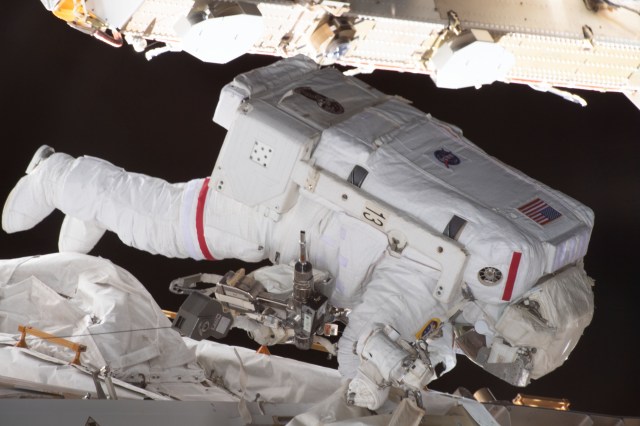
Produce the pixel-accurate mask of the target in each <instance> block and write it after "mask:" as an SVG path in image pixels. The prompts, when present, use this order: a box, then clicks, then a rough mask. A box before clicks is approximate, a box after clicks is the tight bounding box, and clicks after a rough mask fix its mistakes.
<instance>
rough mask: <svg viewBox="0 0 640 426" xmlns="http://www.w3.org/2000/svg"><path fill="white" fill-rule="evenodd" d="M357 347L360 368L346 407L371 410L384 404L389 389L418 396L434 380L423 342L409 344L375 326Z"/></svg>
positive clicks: (387, 328) (390, 329)
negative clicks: (353, 406)
mask: <svg viewBox="0 0 640 426" xmlns="http://www.w3.org/2000/svg"><path fill="white" fill-rule="evenodd" d="M357 346H358V349H357V351H358V353H359V354H360V366H359V367H358V373H357V375H356V377H355V378H354V379H353V380H352V381H351V383H350V384H349V388H348V391H347V403H349V404H352V405H357V406H361V407H367V408H369V409H372V410H374V409H377V408H378V407H380V406H381V405H382V404H383V403H384V401H385V400H386V398H387V395H388V393H389V389H390V387H391V386H395V387H399V388H401V389H403V390H405V391H408V392H419V391H420V390H421V389H423V388H424V387H425V386H426V385H427V383H429V382H430V381H431V380H433V379H434V378H435V372H434V369H433V366H432V364H431V360H430V358H429V353H428V349H427V344H426V342H425V341H424V340H417V341H415V342H413V343H409V342H408V341H406V340H404V339H402V338H401V337H400V334H399V333H398V332H397V331H396V330H395V329H394V328H393V327H391V326H389V325H382V324H376V325H375V326H374V329H373V331H372V332H371V333H370V334H368V335H363V336H362V337H361V338H360V339H359V340H358V344H357Z"/></svg>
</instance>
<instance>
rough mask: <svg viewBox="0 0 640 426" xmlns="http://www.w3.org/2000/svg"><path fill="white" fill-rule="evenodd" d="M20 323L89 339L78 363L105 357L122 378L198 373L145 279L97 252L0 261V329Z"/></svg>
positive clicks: (63, 353)
mask: <svg viewBox="0 0 640 426" xmlns="http://www.w3.org/2000/svg"><path fill="white" fill-rule="evenodd" d="M19 325H26V326H32V327H34V328H37V329H39V330H42V331H44V332H47V333H49V334H53V335H55V336H58V337H67V338H68V339H69V340H71V341H73V342H74V343H79V344H83V345H85V346H87V351H86V352H84V353H83V354H82V355H81V363H82V364H83V365H85V366H89V367H90V368H93V369H100V368H102V367H103V366H105V365H108V366H110V367H111V369H112V371H113V373H114V377H116V378H119V379H122V380H125V381H128V382H133V383H137V382H147V383H149V382H154V381H155V382H159V381H177V378H178V377H182V378H185V380H186V378H187V377H188V378H190V379H191V380H192V381H194V382H199V381H201V380H203V378H204V377H203V376H202V370H201V369H200V368H198V367H197V366H196V365H195V357H194V355H193V354H192V353H191V352H190V351H189V350H188V349H187V348H186V346H185V345H184V344H183V342H182V339H181V338H180V335H179V334H178V333H177V332H175V331H174V330H172V329H170V326H171V323H170V321H169V320H168V319H167V318H166V317H165V316H164V315H163V314H162V311H161V309H160V307H159V306H158V305H157V304H156V303H155V301H154V300H153V298H152V297H151V295H150V294H149V292H148V291H147V290H146V289H145V288H144V286H143V285H142V284H141V283H140V282H139V281H138V280H137V279H136V278H135V277H133V276H132V275H131V274H130V273H129V272H127V271H125V270H124V269H122V268H120V267H118V266H116V265H114V264H113V263H111V262H109V261H108V260H105V259H102V258H97V257H92V256H87V255H81V254H74V253H60V254H51V255H45V256H35V257H26V258H20V259H11V260H2V261H0V332H3V333H17V332H18V326H19ZM74 336H75V337H74ZM27 343H28V345H29V347H30V348H32V349H33V350H35V351H38V352H41V353H43V354H47V355H49V356H53V357H56V358H58V359H61V360H66V361H71V360H72V359H73V357H74V352H71V351H70V350H69V349H67V348H65V347H62V346H57V345H53V344H49V343H47V342H46V341H45V340H42V339H38V338H28V339H27Z"/></svg>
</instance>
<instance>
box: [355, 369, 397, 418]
mask: <svg viewBox="0 0 640 426" xmlns="http://www.w3.org/2000/svg"><path fill="white" fill-rule="evenodd" d="M389 389H390V387H389V386H380V385H378V384H376V382H375V381H374V380H373V379H371V378H370V377H369V376H368V375H367V374H365V373H364V372H363V371H362V370H361V369H358V373H357V374H356V377H355V378H354V379H353V380H351V383H349V388H348V389H347V403H348V404H349V405H356V406H358V407H366V408H368V409H370V410H376V409H378V408H380V406H381V405H382V404H384V402H385V401H386V400H387V397H388V396H389Z"/></svg>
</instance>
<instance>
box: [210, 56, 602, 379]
mask: <svg viewBox="0 0 640 426" xmlns="http://www.w3.org/2000/svg"><path fill="white" fill-rule="evenodd" d="M214 120H215V121H216V122H218V123H219V124H221V125H222V126H224V127H226V128H227V129H228V130H229V133H228V135H227V138H226V140H225V144H224V146H223V149H222V152H221V154H220V157H219V158H218V161H217V163H216V166H215V168H214V171H213V174H212V177H211V179H210V183H209V184H210V186H211V187H212V188H213V189H212V192H213V193H214V194H215V195H214V197H215V198H216V200H217V201H214V202H212V205H213V211H212V213H213V212H215V211H216V210H218V209H220V210H224V207H222V206H220V207H219V208H218V207H216V205H218V203H219V202H220V201H221V200H222V199H226V197H228V198H231V199H233V200H235V201H237V202H239V203H240V204H242V205H243V206H244V207H243V208H248V210H246V212H249V211H251V212H252V214H253V215H254V223H258V224H260V225H256V228H255V229H254V228H253V227H250V228H248V229H247V228H243V226H242V225H241V224H237V225H229V224H226V225H224V226H223V228H225V229H235V230H237V231H238V232H239V234H237V235H240V234H242V235H243V236H242V237H241V238H246V239H247V240H248V241H252V243H251V244H249V246H253V247H256V246H257V248H259V249H260V250H265V251H264V254H263V255H262V257H265V256H268V257H269V258H270V259H271V260H276V259H279V261H280V262H288V261H291V260H293V259H295V257H296V247H295V239H292V238H291V232H292V231H293V232H295V231H296V230H298V229H304V230H305V231H307V232H308V241H309V253H310V257H311V259H312V261H313V262H314V264H315V265H316V266H317V267H319V268H321V269H325V270H328V271H330V272H331V273H332V274H333V275H334V276H335V277H336V286H335V291H334V292H333V295H332V302H333V303H334V304H335V305H337V306H348V307H355V308H354V311H353V313H352V315H351V317H350V323H349V326H348V327H347V330H345V333H344V336H343V337H342V340H341V343H340V352H339V354H340V357H339V361H340V365H341V371H343V372H344V373H345V374H346V375H353V371H354V370H353V368H352V366H354V365H357V363H355V362H352V361H349V360H348V358H349V357H354V356H355V353H356V352H358V351H354V349H353V348H354V344H355V342H356V340H357V339H358V338H359V337H361V336H362V335H363V334H365V335H366V334H367V333H370V331H371V328H372V327H374V326H373V324H376V323H381V324H390V325H392V326H393V327H394V328H395V329H396V330H397V331H398V332H399V333H400V335H401V337H402V338H403V339H407V340H413V339H416V338H420V337H421V333H422V337H424V338H428V337H430V338H431V339H433V338H434V337H435V336H436V335H438V336H442V337H440V339H445V340H446V339H451V338H452V334H453V330H452V329H448V328H447V327H449V326H451V324H455V325H456V337H457V338H458V339H462V340H459V341H460V342H462V341H464V342H466V343H463V344H462V346H463V347H462V349H463V350H465V352H466V353H467V355H469V356H470V357H471V358H472V359H474V360H475V361H476V362H477V363H478V364H480V365H482V366H483V367H485V368H486V369H488V370H489V371H491V372H492V373H493V374H496V375H498V376H499V377H501V378H503V379H505V380H507V381H509V382H510V383H512V384H516V385H521V386H522V385H525V384H526V383H528V382H529V380H530V379H531V378H537V377H540V376H541V375H544V374H546V373H547V372H548V371H551V370H553V369H554V368H556V367H557V366H558V365H560V364H561V363H562V362H563V361H564V359H566V356H567V355H568V352H570V350H571V349H572V348H573V345H575V340H576V337H577V336H579V335H580V334H581V333H582V330H583V329H584V327H586V325H587V324H588V323H589V321H590V318H591V314H592V309H593V303H592V299H591V289H590V285H591V281H590V280H589V279H588V277H587V276H586V274H585V273H584V270H583V269H582V266H581V264H580V263H579V262H580V261H581V259H582V258H583V257H584V255H585V253H586V249H587V245H588V241H589V237H590V233H591V229H592V226H593V213H592V212H591V210H590V209H589V208H587V207H585V206H583V205H581V204H580V203H579V202H577V201H575V200H573V199H571V198H570V197H568V196H566V195H564V194H562V193H559V192H557V191H554V190H552V189H550V188H548V187H546V186H544V185H543V184H541V183H539V182H537V181H535V180H533V179H531V178H529V177H527V176H525V175H524V174H522V173H520V172H518V171H517V170H514V169H512V168H510V167H508V166H506V165H504V164H502V163H500V162H499V161H498V160H496V159H494V158H492V157H490V156H488V155H487V154H486V153H484V152H483V151H482V150H480V149H479V148H478V147H476V146H475V145H473V144H472V143H471V142H469V141H468V140H466V139H465V138H464V137H463V136H462V133H461V131H460V130H459V129H457V128H455V127H453V126H450V125H448V124H446V123H443V122H440V121H438V120H436V119H434V118H432V117H430V116H428V115H425V114H424V113H422V112H420V111H418V110H416V109H415V108H413V107H411V106H410V105H408V103H407V102H406V101H404V100H401V99H397V98H393V97H389V96H386V95H384V94H382V93H380V92H378V91H376V90H375V89H372V88H370V87H368V86H366V85H365V84H363V83H362V82H360V81H358V80H356V79H353V78H348V77H345V76H343V75H342V74H341V73H339V72H338V71H337V70H333V69H322V70H318V69H317V66H316V65H315V64H313V63H312V62H310V61H308V60H305V59H303V58H293V59H289V60H285V61H281V62H278V63H276V64H274V65H272V66H270V67H265V68H261V69H258V70H254V71H251V72H249V73H246V74H242V75H240V76H238V77H237V78H236V79H235V80H234V82H232V83H230V84H229V85H227V86H226V87H225V88H224V89H223V91H222V94H221V100H220V102H219V104H218V107H217V109H216V114H215V116H214ZM301 163H303V164H305V165H306V168H305V167H302V168H301V167H300V164H301ZM301 169H302V170H301ZM318 175H321V177H320V178H318ZM322 179H326V181H328V182H329V183H328V184H325V185H324V186H323V180H322ZM352 191H355V192H352ZM356 196H359V197H362V199H363V200H364V201H363V202H362V203H361V204H359V205H355V204H353V203H352V204H349V203H350V202H352V201H353V199H354V197H356ZM225 203H226V202H222V203H220V205H224V204H225ZM214 214H215V213H214ZM232 216H233V215H230V216H228V217H227V219H222V218H221V217H219V216H216V217H215V218H213V217H212V218H211V219H210V220H207V221H206V222H208V223H212V224H216V223H225V221H226V220H231V221H233V217H232ZM239 217H242V215H240V216H236V219H237V218H239ZM398 218H400V219H398ZM394 219H395V221H394ZM403 219H406V220H407V221H408V222H410V223H411V224H417V225H418V227H419V228H420V231H423V232H424V233H423V234H414V233H412V232H411V230H412V229H414V230H415V229H416V228H411V227H409V226H408V225H407V224H406V223H405V222H402V220H403ZM214 226H216V225H214ZM243 230H245V231H247V232H248V233H243V232H244V231H243ZM426 237H428V238H430V239H434V241H435V242H436V244H435V245H436V251H432V252H430V251H429V249H430V246H428V245H421V243H422V239H423V238H426ZM452 242H453V243H452ZM445 244H450V245H445ZM214 245H215V244H214ZM214 250H215V249H214ZM452 250H453V251H456V250H460V251H461V252H463V253H464V261H463V262H462V263H458V264H457V268H456V267H452V266H451V264H452V263H447V262H448V260H447V259H446V258H445V257H444V256H446V255H447V253H449V254H450V253H451V251H452ZM232 251H233V250H232ZM443 252H444V253H443ZM228 255H232V256H233V257H237V251H236V252H234V253H224V254H223V256H228ZM255 255H256V258H258V257H260V254H259V253H257V252H256V253H255ZM439 256H443V257H439ZM247 260H250V259H247ZM453 263H455V262H453ZM560 272H562V273H560ZM451 276H455V277H456V278H455V280H452V281H455V282H456V284H449V285H448V287H447V286H446V284H445V288H444V290H443V291H441V290H442V286H443V284H442V283H443V282H444V281H445V278H447V277H451ZM462 283H464V284H462ZM545 283H546V284H545ZM562 283H564V286H563V285H562ZM537 284H539V286H538V287H537V288H536V290H535V292H534V293H535V295H538V296H539V294H540V293H544V292H545V290H544V289H550V288H551V289H555V290H554V291H557V289H558V288H563V289H564V293H563V296H560V297H556V298H555V300H556V302H550V300H551V299H550V298H544V297H543V298H540V297H537V298H536V297H534V298H533V299H535V301H534V300H533V299H532V298H531V297H530V293H528V292H530V291H531V289H532V287H534V286H535V285H537ZM541 289H542V290H541ZM547 293H548V292H547ZM542 299H544V300H545V302H542ZM529 300H531V301H532V305H535V306H536V308H535V309H529V308H528V307H527V306H529V305H527V304H525V302H526V303H528V301H529ZM523 301H525V302H523ZM554 303H555V305H554ZM542 305H544V306H542ZM506 306H512V309H507V310H506V313H508V316H509V317H510V318H511V319H512V320H514V319H516V317H517V318H518V321H520V322H524V323H527V325H524V326H523V327H520V326H515V325H509V324H508V321H506V320H505V319H504V318H502V317H503V316H504V315H503V314H504V313H505V307H506ZM524 311H528V313H527V314H522V312H524ZM560 311H570V312H571V313H570V314H569V315H568V317H567V318H565V319H568V318H569V317H570V318H571V319H570V320H568V321H565V323H564V324H563V323H562V322H560V321H559V316H558V312H560ZM525 317H527V318H528V319H524V318H525ZM501 318H502V320H501ZM445 324H448V325H447V326H446V327H444V326H443V325H445ZM540 324H542V325H543V326H542V327H541V325H540ZM568 324H570V325H568ZM541 328H544V329H545V331H544V332H543V333H542V332H539V330H540V329H541ZM433 329H441V330H439V331H440V332H439V333H433V334H432V335H431V336H429V333H432V332H433ZM443 330H444V333H443ZM470 332H471V333H472V335H473V336H475V335H478V336H480V340H481V341H482V342H483V343H481V344H478V343H475V346H474V347H471V346H470V343H469V341H471V340H473V339H472V335H470V334H468V333H470ZM543 335H544V336H543ZM551 335H554V336H556V337H558V341H556V342H555V346H554V345H551V346H546V351H545V349H544V345H543V344H542V342H543V341H544V342H546V344H547V345H549V344H550V341H552V340H554V339H553V338H551V337H550V336H551ZM569 335H571V336H572V337H568V336H569ZM505 336H509V337H508V338H506V337H505ZM525 336H526V337H525ZM476 341H477V339H476V340H474V342H476ZM568 342H571V343H570V344H568ZM448 345H449V347H450V348H452V346H453V345H452V344H451V342H449V344H448ZM444 346H447V343H444ZM552 346H554V347H552ZM434 352H435V351H434ZM478 353H480V355H478ZM435 358H438V359H437V360H436V359H434V360H432V361H434V362H436V363H437V362H444V363H445V364H447V367H451V366H452V362H453V361H451V360H452V358H453V357H452V356H451V354H448V355H442V354H440V355H439V356H436V357H435ZM505 365H508V366H509V368H506V367H504V366H505ZM347 366H349V367H347Z"/></svg>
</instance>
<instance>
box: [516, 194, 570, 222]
mask: <svg viewBox="0 0 640 426" xmlns="http://www.w3.org/2000/svg"><path fill="white" fill-rule="evenodd" d="M518 210H519V211H520V213H522V214H524V215H525V216H527V217H528V218H529V219H531V220H533V221H534V222H535V223H537V224H538V225H546V224H547V223H549V222H552V221H554V220H556V219H557V218H559V217H560V216H562V213H560V212H559V211H558V210H556V209H554V208H553V207H551V206H550V205H549V204H547V203H545V202H544V201H543V200H541V199H540V198H536V199H535V200H532V201H529V202H528V203H527V204H525V205H524V206H522V207H518Z"/></svg>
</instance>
